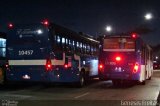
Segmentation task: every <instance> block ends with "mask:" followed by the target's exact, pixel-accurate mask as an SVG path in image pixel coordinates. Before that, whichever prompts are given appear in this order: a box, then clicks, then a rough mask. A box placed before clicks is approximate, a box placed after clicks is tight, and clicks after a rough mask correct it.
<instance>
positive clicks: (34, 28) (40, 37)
mask: <svg viewBox="0 0 160 106" xmlns="http://www.w3.org/2000/svg"><path fill="white" fill-rule="evenodd" d="M9 35H10V36H9V37H8V42H9V43H8V44H10V45H17V46H18V45H33V44H36V45H37V44H38V45H45V44H46V42H47V40H48V36H47V35H48V31H47V28H45V27H44V26H41V25H30V26H29V25H28V26H27V25H26V26H17V27H16V28H15V29H14V30H11V31H10V32H9ZM13 39H14V40H13Z"/></svg>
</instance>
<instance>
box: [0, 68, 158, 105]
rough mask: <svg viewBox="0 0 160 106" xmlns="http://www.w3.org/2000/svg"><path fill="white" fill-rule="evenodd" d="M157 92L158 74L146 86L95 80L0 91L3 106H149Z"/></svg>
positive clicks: (154, 103) (5, 88) (26, 86)
mask: <svg viewBox="0 0 160 106" xmlns="http://www.w3.org/2000/svg"><path fill="white" fill-rule="evenodd" d="M159 91H160V71H158V70H157V71H155V72H154V75H153V77H152V80H147V82H146V85H133V84H129V85H128V86H124V85H121V86H118V87H115V86H113V85H112V82H111V81H99V80H98V79H94V80H93V81H91V82H90V83H89V84H88V85H87V86H85V87H83V88H76V87H74V86H72V85H66V84H65V85H51V86H47V87H46V86H43V85H41V84H18V85H7V86H1V87H0V100H1V103H0V105H2V106H29V105H35V106H37V105H38V106H49V105H50V106H53V105H54V106H84V105H87V106H98V105H99V106H100V105H103V106H111V105H112V106H120V105H121V106H133V105H135V106H139V105H141V106H143V105H146V106H151V105H153V106H154V105H156V102H157V98H158V95H159Z"/></svg>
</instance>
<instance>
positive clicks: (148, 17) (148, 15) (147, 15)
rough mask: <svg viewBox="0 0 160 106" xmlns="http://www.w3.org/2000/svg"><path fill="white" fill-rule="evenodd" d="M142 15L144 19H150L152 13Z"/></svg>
mask: <svg viewBox="0 0 160 106" xmlns="http://www.w3.org/2000/svg"><path fill="white" fill-rule="evenodd" d="M144 17H145V19H146V20H151V19H152V18H153V15H152V14H151V13H147V14H146V15H145V16H144Z"/></svg>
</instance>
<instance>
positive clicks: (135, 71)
mask: <svg viewBox="0 0 160 106" xmlns="http://www.w3.org/2000/svg"><path fill="white" fill-rule="evenodd" d="M138 68H139V64H138V63H135V65H134V68H133V73H137V71H138Z"/></svg>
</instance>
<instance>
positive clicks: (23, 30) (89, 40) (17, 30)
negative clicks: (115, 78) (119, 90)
mask: <svg viewBox="0 0 160 106" xmlns="http://www.w3.org/2000/svg"><path fill="white" fill-rule="evenodd" d="M8 27H9V28H8V33H7V34H8V39H7V60H8V63H7V64H8V65H7V66H8V67H7V71H6V77H7V80H8V81H28V82H33V81H34V82H77V84H78V85H79V86H83V85H84V84H85V81H87V80H88V79H89V78H91V77H96V76H97V77H98V50H99V42H98V41H97V40H95V39H94V38H93V37H91V36H89V35H87V34H83V33H77V32H74V31H72V30H70V29H68V28H65V27H62V26H59V25H57V24H54V23H50V22H49V21H47V20H44V21H43V22H41V23H39V24H24V25H23V24H19V25H18V24H17V25H16V24H15V25H13V24H9V26H8Z"/></svg>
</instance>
